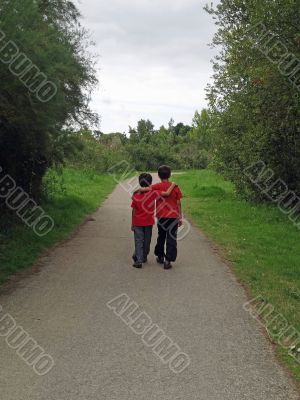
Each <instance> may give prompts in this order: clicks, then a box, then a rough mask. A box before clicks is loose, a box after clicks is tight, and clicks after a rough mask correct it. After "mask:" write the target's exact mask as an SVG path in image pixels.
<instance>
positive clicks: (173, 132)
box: [68, 110, 212, 172]
mask: <svg viewBox="0 0 300 400" xmlns="http://www.w3.org/2000/svg"><path fill="white" fill-rule="evenodd" d="M211 130H212V128H211V117H210V114H209V113H208V111H207V110H202V112H201V113H198V112H196V113H195V116H194V119H193V123H192V125H191V126H189V125H185V124H183V123H182V122H180V123H177V124H175V122H174V120H173V119H171V120H170V122H169V123H168V126H167V127H166V126H161V127H160V128H159V129H155V127H154V124H153V123H152V122H151V121H150V120H140V121H138V123H137V126H136V127H134V128H133V127H129V130H128V133H127V134H125V133H111V134H103V133H101V132H99V131H97V132H93V131H90V130H89V129H83V130H80V131H79V132H77V134H76V135H75V138H76V140H77V143H80V145H81V146H79V147H78V151H77V152H75V153H74V154H73V155H71V156H70V157H69V158H68V159H69V162H71V163H72V164H73V165H74V166H76V165H79V166H81V167H82V166H83V167H84V168H86V169H95V170H96V171H98V172H105V171H108V170H109V168H111V167H113V166H114V165H116V164H118V163H120V161H123V160H126V161H128V162H129V164H130V166H131V167H132V168H134V169H136V170H138V171H154V170H156V169H157V167H158V166H159V165H162V164H168V165H170V166H171V167H172V168H174V169H190V168H194V169H200V168H206V167H207V166H208V165H209V163H210V160H211V154H212V153H211V150H212V132H211Z"/></svg>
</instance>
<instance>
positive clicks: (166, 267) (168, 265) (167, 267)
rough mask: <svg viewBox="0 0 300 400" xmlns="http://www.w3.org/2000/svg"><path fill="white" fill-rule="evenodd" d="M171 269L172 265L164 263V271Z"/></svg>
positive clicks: (168, 262)
mask: <svg viewBox="0 0 300 400" xmlns="http://www.w3.org/2000/svg"><path fill="white" fill-rule="evenodd" d="M171 268H173V265H172V264H171V263H170V261H165V263H164V269H171Z"/></svg>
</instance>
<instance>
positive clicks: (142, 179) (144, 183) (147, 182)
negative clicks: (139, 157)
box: [139, 174, 152, 187]
mask: <svg viewBox="0 0 300 400" xmlns="http://www.w3.org/2000/svg"><path fill="white" fill-rule="evenodd" d="M139 183H140V186H141V187H148V186H151V185H152V176H151V175H150V174H141V175H140V176H139Z"/></svg>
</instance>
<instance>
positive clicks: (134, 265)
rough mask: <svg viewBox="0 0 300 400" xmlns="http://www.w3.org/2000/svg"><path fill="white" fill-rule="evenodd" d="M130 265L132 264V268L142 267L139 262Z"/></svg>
mask: <svg viewBox="0 0 300 400" xmlns="http://www.w3.org/2000/svg"><path fill="white" fill-rule="evenodd" d="M132 266H133V267H134V268H142V267H143V264H139V263H137V262H135V263H134V264H133V265H132Z"/></svg>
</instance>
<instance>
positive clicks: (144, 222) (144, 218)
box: [131, 174, 175, 268]
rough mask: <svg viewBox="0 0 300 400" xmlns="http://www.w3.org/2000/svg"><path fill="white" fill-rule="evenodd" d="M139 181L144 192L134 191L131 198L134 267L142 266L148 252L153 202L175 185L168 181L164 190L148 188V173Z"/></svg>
mask: <svg viewBox="0 0 300 400" xmlns="http://www.w3.org/2000/svg"><path fill="white" fill-rule="evenodd" d="M139 183H140V186H141V187H142V188H144V190H145V192H136V193H135V194H134V195H133V198H132V204H131V207H132V230H133V232H134V241H135V253H134V255H133V257H132V258H133V260H134V264H133V266H134V267H135V268H142V264H143V263H145V262H147V257H148V254H149V252H150V244H151V238H152V228H153V225H154V223H155V221H154V212H155V202H156V201H159V200H160V199H163V198H165V197H168V196H170V194H171V193H172V190H173V189H174V187H175V183H174V184H172V183H170V185H169V187H168V188H167V189H166V190H160V189H158V190H151V189H150V190H149V187H150V186H151V184H152V176H151V175H150V174H141V175H140V176H139Z"/></svg>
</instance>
